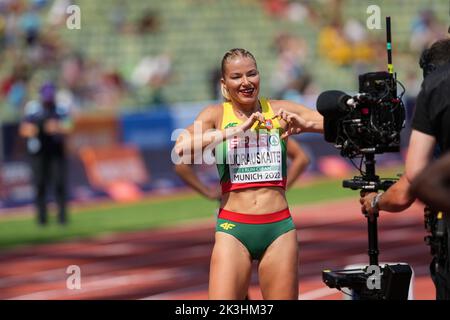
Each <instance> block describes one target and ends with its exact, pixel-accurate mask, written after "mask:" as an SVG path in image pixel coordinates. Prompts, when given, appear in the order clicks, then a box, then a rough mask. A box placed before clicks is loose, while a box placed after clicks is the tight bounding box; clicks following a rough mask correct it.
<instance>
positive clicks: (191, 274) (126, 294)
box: [0, 199, 435, 300]
mask: <svg viewBox="0 0 450 320" xmlns="http://www.w3.org/2000/svg"><path fill="white" fill-rule="evenodd" d="M359 212H360V206H359V203H358V200H357V199H352V200H341V201H337V202H333V203H329V204H316V205H308V206H299V207H294V208H292V214H293V217H294V221H295V223H296V225H297V230H298V238H299V241H300V266H299V270H300V282H299V288H300V296H299V298H300V299H306V300H317V299H342V298H343V296H342V294H341V293H339V292H338V291H336V290H332V289H329V288H327V287H326V286H325V285H324V284H323V283H322V280H321V271H322V270H323V269H342V268H343V267H345V266H346V265H349V264H355V263H364V264H366V263H367V261H368V257H367V253H366V252H367V234H366V220H365V218H364V217H363V216H362V215H361V214H360V213H359ZM424 235H425V230H424V228H423V213H422V207H421V206H420V205H414V206H413V207H412V208H411V209H409V210H408V211H406V212H404V213H401V214H383V215H382V217H381V218H380V219H379V248H380V252H381V253H380V261H387V262H407V263H409V264H410V265H411V266H412V267H413V269H414V272H415V281H414V298H415V299H434V298H435V294H434V287H433V284H432V282H431V280H430V278H429V275H428V264H429V260H430V256H429V248H428V247H427V246H426V245H425V244H424V242H423V237H424ZM213 238H214V221H213V219H211V220H208V221H206V222H202V223H186V224H183V225H180V226H178V227H173V228H170V229H159V230H153V231H140V232H133V233H126V234H117V235H109V236H103V237H98V238H95V239H89V240H83V241H72V242H65V243H58V244H48V245H38V246H32V247H27V248H21V249H16V250H13V251H3V252H0V265H1V268H0V299H206V298H207V284H208V268H209V258H210V253H211V250H212V245H213ZM69 265H78V266H79V267H80V268H81V289H79V290H69V289H67V288H66V279H67V277H68V274H66V273H65V272H66V269H67V267H68V266H69ZM254 271H256V265H255V266H254ZM253 275H254V277H253V279H252V283H251V288H250V298H251V299H261V293H260V291H259V289H258V280H257V276H256V272H253Z"/></svg>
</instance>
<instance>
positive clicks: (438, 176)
mask: <svg viewBox="0 0 450 320" xmlns="http://www.w3.org/2000/svg"><path fill="white" fill-rule="evenodd" d="M449 181H450V152H447V153H446V155H445V156H442V157H441V158H439V160H436V161H435V162H433V164H432V165H430V166H429V167H427V168H425V169H424V170H423V171H422V172H421V173H420V174H419V175H418V176H417V177H416V178H415V179H414V180H413V182H412V184H411V193H412V194H413V195H414V196H415V197H417V198H418V199H420V200H421V201H422V202H424V203H427V204H428V205H429V206H430V207H432V208H439V209H440V210H443V211H445V212H450V196H449V195H450V183H449ZM435 210H438V209H435Z"/></svg>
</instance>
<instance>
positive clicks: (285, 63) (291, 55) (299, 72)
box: [271, 33, 311, 102]
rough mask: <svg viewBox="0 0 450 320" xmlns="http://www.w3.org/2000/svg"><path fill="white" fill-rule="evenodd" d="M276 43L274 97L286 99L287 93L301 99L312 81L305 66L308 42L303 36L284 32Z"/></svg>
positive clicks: (272, 83) (272, 80)
mask: <svg viewBox="0 0 450 320" xmlns="http://www.w3.org/2000/svg"><path fill="white" fill-rule="evenodd" d="M274 45H275V49H276V51H277V55H278V57H277V62H276V66H275V70H274V72H273V75H272V79H271V85H272V90H273V91H274V98H277V99H285V97H286V95H289V96H291V97H292V96H293V95H295V96H296V98H297V100H300V99H301V98H300V96H301V95H303V93H304V92H305V89H306V87H307V86H308V85H309V84H310V83H311V76H310V75H309V73H308V71H307V70H306V67H305V65H306V56H307V46H306V43H305V41H303V39H301V38H297V37H294V36H292V35H290V34H287V33H282V34H280V35H278V36H277V37H276V38H275V41H274ZM297 102H300V101H297Z"/></svg>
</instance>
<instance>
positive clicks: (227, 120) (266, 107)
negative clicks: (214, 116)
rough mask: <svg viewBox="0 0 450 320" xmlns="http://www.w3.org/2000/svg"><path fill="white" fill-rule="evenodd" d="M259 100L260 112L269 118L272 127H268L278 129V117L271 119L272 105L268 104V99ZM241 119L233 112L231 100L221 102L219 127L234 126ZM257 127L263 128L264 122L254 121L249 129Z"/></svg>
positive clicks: (272, 116) (273, 114) (265, 117)
mask: <svg viewBox="0 0 450 320" xmlns="http://www.w3.org/2000/svg"><path fill="white" fill-rule="evenodd" d="M259 102H260V103H261V108H262V114H263V116H264V119H266V120H271V122H272V128H269V129H278V128H280V127H281V126H280V122H279V121H278V119H272V118H274V116H275V113H274V112H273V110H272V107H271V106H270V103H269V101H267V99H265V98H260V99H259ZM241 123H242V121H241V120H239V119H238V117H236V115H235V114H234V112H233V105H232V103H231V102H224V103H223V117H222V127H221V129H226V128H229V127H235V126H237V125H239V124H241ZM257 127H260V128H264V127H265V124H260V123H259V122H255V123H254V124H253V126H252V128H251V130H255V129H256V128H257Z"/></svg>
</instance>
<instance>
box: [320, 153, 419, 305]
mask: <svg viewBox="0 0 450 320" xmlns="http://www.w3.org/2000/svg"><path fill="white" fill-rule="evenodd" d="M364 166H365V173H364V174H363V175H362V176H356V177H354V178H353V179H350V180H344V181H343V187H344V188H350V189H352V190H361V194H363V193H365V192H377V191H378V190H384V191H386V190H387V189H388V188H389V187H390V186H391V185H393V184H394V183H395V180H392V179H391V180H389V179H380V177H379V176H377V175H376V174H375V154H374V153H365V154H364ZM366 218H367V231H368V255H369V262H370V266H371V267H372V268H374V267H375V269H378V270H380V273H379V276H380V279H375V280H379V281H380V286H378V287H372V286H369V285H368V283H369V282H370V280H371V279H369V277H370V276H371V274H369V273H368V272H367V270H368V267H365V268H362V269H350V270H335V271H331V270H324V271H323V272H322V279H323V281H324V283H325V284H326V285H327V286H328V287H330V288H336V289H338V290H341V288H349V289H351V290H352V291H353V293H354V296H356V297H357V298H358V299H361V300H387V299H397V300H406V299H407V297H408V289H409V282H410V279H411V275H412V269H411V267H410V266H409V265H401V264H398V265H385V266H382V267H381V266H379V262H378V255H379V249H378V222H377V219H378V213H376V214H374V215H372V216H369V215H367V214H366Z"/></svg>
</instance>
